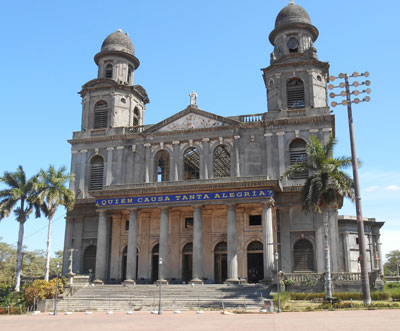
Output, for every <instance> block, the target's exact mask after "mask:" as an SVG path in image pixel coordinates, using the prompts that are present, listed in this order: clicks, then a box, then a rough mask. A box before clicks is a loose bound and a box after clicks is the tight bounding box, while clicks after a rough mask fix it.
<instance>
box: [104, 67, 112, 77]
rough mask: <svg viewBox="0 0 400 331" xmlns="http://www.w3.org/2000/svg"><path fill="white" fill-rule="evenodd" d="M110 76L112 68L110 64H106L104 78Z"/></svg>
mask: <svg viewBox="0 0 400 331" xmlns="http://www.w3.org/2000/svg"><path fill="white" fill-rule="evenodd" d="M112 76H113V66H112V64H110V63H109V64H107V65H106V74H105V77H106V78H112Z"/></svg>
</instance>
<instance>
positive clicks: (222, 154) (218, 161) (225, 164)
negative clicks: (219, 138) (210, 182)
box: [214, 145, 231, 177]
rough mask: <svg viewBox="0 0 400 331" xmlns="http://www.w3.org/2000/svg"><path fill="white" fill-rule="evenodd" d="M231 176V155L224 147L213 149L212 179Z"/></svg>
mask: <svg viewBox="0 0 400 331" xmlns="http://www.w3.org/2000/svg"><path fill="white" fill-rule="evenodd" d="M230 175H231V155H230V153H229V150H228V148H227V147H226V146H225V145H219V146H217V147H216V148H215V149H214V177H229V176H230Z"/></svg>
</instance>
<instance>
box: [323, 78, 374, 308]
mask: <svg viewBox="0 0 400 331" xmlns="http://www.w3.org/2000/svg"><path fill="white" fill-rule="evenodd" d="M360 76H364V77H368V76H369V73H368V71H366V72H364V73H362V74H359V73H358V72H353V74H352V75H351V76H349V75H348V74H343V73H341V74H339V76H338V77H335V76H331V77H329V80H330V81H334V80H336V79H344V82H341V83H340V84H339V85H338V86H334V85H333V84H329V85H328V89H330V90H333V89H334V88H345V89H344V90H343V91H341V92H340V93H339V94H336V93H335V92H331V93H330V94H329V96H330V97H331V98H335V97H337V96H342V97H346V98H345V99H343V100H342V101H341V102H340V103H337V102H336V101H333V102H332V103H331V106H332V107H336V106H337V105H339V104H341V105H343V106H346V105H347V114H348V118H349V131H350V146H351V158H352V165H353V180H354V193H355V200H356V213H357V228H358V242H359V260H360V264H361V285H362V292H363V299H364V304H370V303H371V294H370V290H369V278H368V270H367V263H366V260H365V257H366V249H365V235H364V221H363V216H362V208H361V195H360V182H359V179H358V161H357V152H356V142H355V138H354V125H353V113H352V110H351V105H352V103H355V104H358V103H360V102H369V101H370V97H369V96H365V97H364V98H363V99H362V100H360V99H359V98H354V99H353V100H352V99H351V97H352V95H355V96H358V95H359V94H363V93H367V94H370V93H371V89H370V88H367V89H364V90H362V91H358V90H354V91H350V86H354V87H358V86H360V85H365V86H369V85H370V84H371V82H370V81H369V80H366V81H364V82H361V83H359V82H357V81H353V82H352V83H350V82H349V79H350V78H356V77H360Z"/></svg>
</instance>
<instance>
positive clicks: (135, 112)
mask: <svg viewBox="0 0 400 331" xmlns="http://www.w3.org/2000/svg"><path fill="white" fill-rule="evenodd" d="M139 117H140V111H139V108H138V107H135V109H134V110H133V126H137V125H139Z"/></svg>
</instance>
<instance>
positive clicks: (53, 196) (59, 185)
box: [39, 165, 75, 281]
mask: <svg viewBox="0 0 400 331" xmlns="http://www.w3.org/2000/svg"><path fill="white" fill-rule="evenodd" d="M65 171H66V169H65V167H61V168H59V169H58V170H56V169H55V168H54V166H52V165H51V166H50V167H49V169H48V170H47V171H44V170H43V169H42V170H40V172H39V179H40V194H39V197H40V206H41V208H42V210H43V211H44V213H45V214H46V215H47V217H48V219H49V227H48V233H47V254H46V272H45V280H46V281H49V272H50V247H51V230H52V226H53V217H54V214H55V212H56V211H57V208H58V207H59V206H64V207H65V208H66V209H67V210H71V209H72V208H73V206H74V202H75V197H74V192H73V191H71V190H70V189H68V188H66V187H65V184H66V183H67V181H69V180H70V179H72V176H71V175H68V174H66V173H65Z"/></svg>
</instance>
